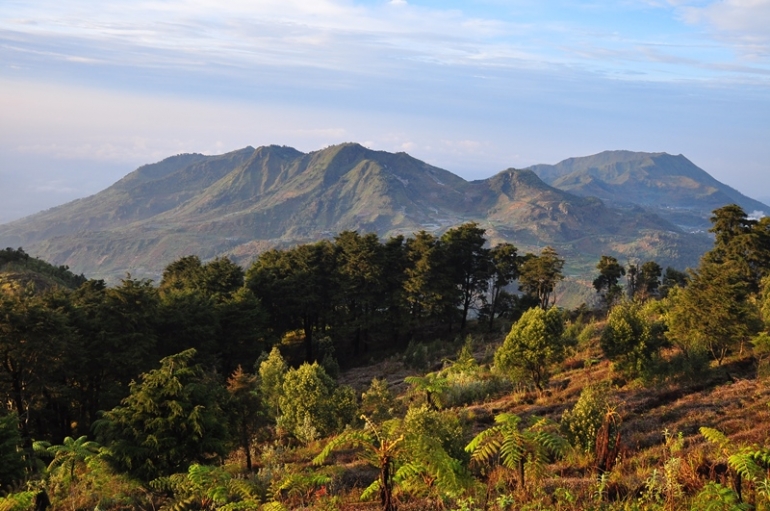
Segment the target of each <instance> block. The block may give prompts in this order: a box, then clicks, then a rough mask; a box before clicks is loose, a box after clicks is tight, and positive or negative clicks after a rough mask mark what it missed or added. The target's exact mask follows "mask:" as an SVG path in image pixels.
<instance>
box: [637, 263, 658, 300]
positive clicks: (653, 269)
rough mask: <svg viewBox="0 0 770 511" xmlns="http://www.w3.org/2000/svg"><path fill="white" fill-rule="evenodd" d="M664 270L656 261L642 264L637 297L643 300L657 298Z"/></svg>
mask: <svg viewBox="0 0 770 511" xmlns="http://www.w3.org/2000/svg"><path fill="white" fill-rule="evenodd" d="M662 273H663V269H662V268H661V267H660V265H659V264H658V263H656V262H655V261H647V262H645V263H644V264H642V267H641V269H640V270H639V277H638V280H637V290H636V293H635V294H636V295H637V296H640V297H641V298H642V300H646V299H647V298H650V297H651V296H655V295H656V294H657V292H658V289H659V288H660V284H661V282H660V277H661V274H662Z"/></svg>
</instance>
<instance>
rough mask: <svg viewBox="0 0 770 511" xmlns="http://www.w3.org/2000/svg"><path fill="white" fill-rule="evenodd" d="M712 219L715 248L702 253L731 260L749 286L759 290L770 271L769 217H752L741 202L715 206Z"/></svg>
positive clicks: (715, 260) (712, 259) (710, 260)
mask: <svg viewBox="0 0 770 511" xmlns="http://www.w3.org/2000/svg"><path fill="white" fill-rule="evenodd" d="M711 222H712V224H713V226H712V228H711V229H709V231H710V232H713V233H714V237H715V241H714V248H713V249H712V250H710V251H709V252H707V253H706V254H705V255H704V256H703V261H704V262H708V263H715V264H722V263H726V262H728V261H732V262H733V263H735V264H736V265H737V270H738V271H740V272H741V273H742V274H743V276H744V279H745V280H746V282H747V284H748V285H749V290H750V291H751V292H752V293H756V292H757V291H758V290H759V285H760V281H761V280H762V278H763V277H764V276H766V275H768V274H769V273H770V218H768V217H765V218H762V219H761V220H754V219H750V218H748V215H746V213H745V212H744V211H743V209H741V208H740V206H737V205H735V204H731V205H729V206H725V207H723V208H719V209H716V210H714V214H713V216H712V217H711Z"/></svg>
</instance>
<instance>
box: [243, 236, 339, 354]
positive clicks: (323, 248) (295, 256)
mask: <svg viewBox="0 0 770 511" xmlns="http://www.w3.org/2000/svg"><path fill="white" fill-rule="evenodd" d="M334 259H335V258H334V247H333V246H332V244H331V243H329V242H328V241H319V242H318V243H312V244H306V245H299V246H297V247H294V248H292V249H291V250H269V251H267V252H264V253H262V254H261V255H260V256H259V258H257V260H256V261H255V262H254V264H253V265H252V266H251V267H250V268H249V270H248V272H247V274H246V280H247V285H248V287H249V289H251V290H252V291H253V292H254V294H255V295H256V296H257V297H258V298H259V299H260V301H261V303H262V304H263V306H264V307H265V310H266V311H267V313H268V315H269V317H270V323H271V324H272V325H273V328H274V330H275V333H276V334H277V335H278V336H282V335H283V334H284V333H286V332H288V331H290V330H294V329H297V328H300V329H302V331H303V333H304V344H305V358H306V360H308V361H310V360H313V332H314V331H315V330H316V329H317V328H319V327H320V326H321V325H322V324H324V323H325V322H326V320H327V319H328V318H327V316H329V315H330V314H331V311H332V310H333V309H334V303H333V300H332V299H333V297H334V296H336V295H337V292H336V286H337V284H338V281H337V280H336V279H335V274H336V272H335V260H334Z"/></svg>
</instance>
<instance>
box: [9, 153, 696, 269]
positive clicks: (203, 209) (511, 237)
mask: <svg viewBox="0 0 770 511" xmlns="http://www.w3.org/2000/svg"><path fill="white" fill-rule="evenodd" d="M629 154H631V153H630V152H629ZM655 154H663V153H655ZM629 158H630V156H627V158H626V159H629ZM579 163H580V162H579V161H578V159H575V161H574V162H572V163H571V165H573V166H574V165H576V164H579ZM703 172H704V173H705V171H703ZM466 221H476V222H478V223H479V224H480V225H482V226H483V227H484V228H485V229H487V232H488V236H489V238H490V242H491V243H497V242H500V241H509V242H513V243H515V244H517V245H518V246H520V248H522V249H523V250H530V249H531V250H537V249H538V247H542V246H544V245H546V244H549V245H553V246H555V247H557V249H558V250H560V251H562V252H563V253H564V254H565V256H570V257H576V258H577V259H576V262H575V263H574V265H575V268H576V269H575V271H577V272H580V271H586V270H588V269H590V268H591V266H592V265H593V264H595V259H598V257H599V255H600V253H601V252H608V253H612V254H616V255H619V256H625V257H635V258H637V257H638V258H653V257H655V256H659V255H660V254H663V255H664V257H663V259H664V260H663V261H661V262H662V263H664V264H676V265H678V266H680V267H682V266H683V265H688V264H694V263H695V262H696V261H697V258H698V257H699V255H700V254H701V253H702V252H703V251H705V250H706V249H707V246H708V240H707V239H706V238H705V237H703V238H698V237H695V236H692V235H688V234H686V233H685V232H683V231H682V230H681V229H680V228H678V227H677V226H676V225H674V224H672V223H671V222H669V221H667V220H666V219H664V218H661V217H659V216H656V215H655V214H653V213H651V212H650V211H648V210H646V209H644V208H642V207H639V206H633V205H631V206H629V205H625V206H624V207H623V208H613V207H608V206H607V205H606V204H605V203H604V202H602V201H601V200H599V199H597V198H593V197H584V196H579V195H576V194H573V193H570V192H569V191H565V190H563V189H560V188H558V187H555V186H552V185H550V184H548V183H546V182H545V181H544V180H542V179H541V178H540V177H539V176H538V175H537V172H536V170H533V169H531V168H530V169H512V168H509V169H506V170H504V171H501V172H498V173H497V174H495V175H493V176H491V177H490V178H487V179H483V180H475V181H466V180H464V179H463V178H461V177H459V176H457V175H455V174H453V173H451V172H449V171H447V170H444V169H441V168H438V167H434V166H432V165H430V164H428V163H426V162H423V161H421V160H418V159H416V158H413V157H412V156H410V155H408V154H407V153H403V152H399V153H389V152H386V151H375V150H371V149H368V148H366V147H364V146H361V145H360V144H357V143H351V142H348V143H343V144H338V145H334V146H329V147H327V148H325V149H321V150H317V151H312V152H309V153H303V152H301V151H298V150H296V149H294V148H291V147H286V146H277V145H270V146H260V147H258V148H253V147H251V146H247V147H246V148H243V149H239V150H236V151H232V152H229V153H225V154H222V155H215V156H205V155H200V154H186V155H176V156H172V157H169V158H166V159H164V160H161V161H160V162H157V163H154V164H148V165H143V166H141V167H139V168H138V169H136V170H135V171H133V172H131V173H129V174H128V175H126V176H125V177H124V178H122V179H121V180H119V181H117V182H116V183H115V184H113V185H112V186H110V187H108V188H106V189H105V190H103V191H102V192H99V193H97V194H95V195H92V196H90V197H86V198H84V199H79V200H76V201H73V202H71V203H68V204H65V205H62V206H58V207H56V208H52V209H50V210H46V211H44V212H41V213H37V214H35V215H31V216H29V217H26V218H24V219H21V220H17V221H14V222H11V223H9V224H5V225H0V245H2V244H4V243H5V244H8V246H24V247H25V250H28V251H30V253H34V254H35V255H38V256H41V257H44V258H46V260H50V261H53V262H54V263H55V264H67V265H69V266H70V267H71V268H73V269H74V270H75V271H77V272H84V273H87V274H89V275H91V276H98V277H104V278H108V279H116V278H119V277H120V276H122V275H124V274H125V273H126V272H131V273H132V274H133V275H135V276H142V277H143V276H147V277H150V278H157V277H158V276H159V275H160V273H161V272H162V270H163V268H164V267H165V265H167V264H168V263H170V262H172V261H173V260H175V259H177V258H179V257H181V256H184V255H190V254H196V255H199V256H200V257H201V258H203V259H206V258H212V257H216V256H231V257H233V258H234V259H236V260H237V261H239V262H241V263H242V264H248V262H249V261H250V260H251V259H253V257H255V256H256V255H257V254H258V253H259V251H261V250H264V249H265V248H268V247H271V246H288V245H291V244H296V243H302V242H308V241H314V240H317V239H321V238H324V237H326V238H328V237H332V236H334V235H335V234H337V233H338V232H341V231H343V230H359V231H365V232H376V233H377V234H378V235H379V236H381V237H387V236H392V235H398V234H403V235H409V234H411V233H414V232H416V231H419V230H423V229H424V230H428V231H434V232H442V231H443V230H446V229H448V228H450V227H452V226H456V225H458V224H460V223H463V222H466ZM586 240H590V241H586ZM661 240H663V241H661ZM656 244H657V245H666V247H665V249H663V248H661V247H656V246H655V245H656ZM592 258H595V259H593V262H592Z"/></svg>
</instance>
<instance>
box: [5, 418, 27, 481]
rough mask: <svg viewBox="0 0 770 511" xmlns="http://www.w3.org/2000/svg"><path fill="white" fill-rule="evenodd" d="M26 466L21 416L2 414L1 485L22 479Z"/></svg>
mask: <svg viewBox="0 0 770 511" xmlns="http://www.w3.org/2000/svg"><path fill="white" fill-rule="evenodd" d="M25 468H26V461H25V456H24V451H23V449H22V439H21V435H20V434H19V418H18V416H17V415H16V414H15V413H9V414H7V415H3V416H0V487H2V488H5V487H7V486H8V485H10V484H12V483H15V482H17V481H20V480H21V479H22V478H23V477H24V469H25Z"/></svg>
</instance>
